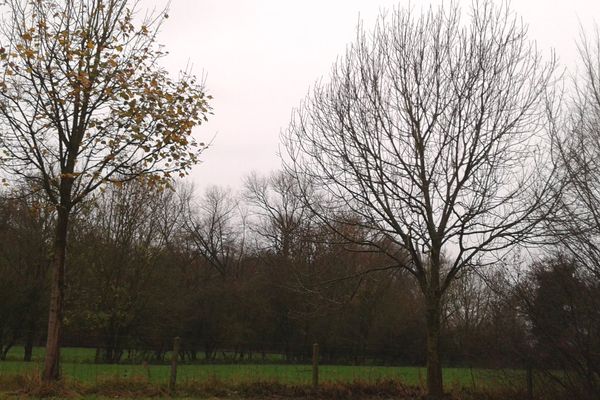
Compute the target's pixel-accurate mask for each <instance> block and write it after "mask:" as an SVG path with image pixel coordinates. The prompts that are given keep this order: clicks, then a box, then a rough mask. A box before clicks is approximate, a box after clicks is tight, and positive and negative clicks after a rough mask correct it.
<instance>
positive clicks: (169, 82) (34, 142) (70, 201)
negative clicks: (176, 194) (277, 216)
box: [0, 0, 209, 380]
mask: <svg viewBox="0 0 600 400" xmlns="http://www.w3.org/2000/svg"><path fill="white" fill-rule="evenodd" d="M137 3H138V2H137V1H129V0H7V1H5V2H4V6H1V8H0V9H1V10H2V16H3V20H2V24H1V28H0V43H1V46H0V47H2V48H1V49H0V165H1V167H2V169H3V170H4V171H5V172H6V178H9V179H11V180H15V181H29V182H33V183H32V184H33V185H34V186H36V187H37V189H38V190H40V191H43V192H44V193H45V195H46V197H47V198H48V200H49V201H50V202H51V203H52V204H53V205H54V206H55V207H56V210H57V217H56V232H55V237H54V245H53V252H52V263H51V265H52V270H53V278H52V291H51V299H50V312H49V321H48V339H47V345H46V360H45V367H44V374H43V375H44V379H45V380H51V379H56V378H58V376H59V368H58V360H59V347H60V346H59V344H60V337H61V326H62V314H63V298H64V287H65V282H64V281H65V259H66V247H67V232H68V227H69V217H70V215H71V214H72V212H73V210H74V207H76V206H77V204H79V203H81V202H82V201H83V200H84V199H85V198H86V197H88V196H89V195H90V194H91V193H93V192H94V191H95V190H97V189H99V188H101V187H102V185H104V184H117V185H119V184H122V183H123V182H127V181H130V180H133V179H141V178H143V179H144V180H145V181H147V183H149V184H165V183H168V181H169V180H170V179H171V176H172V175H173V174H179V175H185V174H186V173H187V172H188V171H189V169H190V168H191V167H192V165H194V164H195V163H196V162H197V159H198V154H199V151H200V150H201V149H202V147H203V146H202V144H198V143H196V141H195V140H194V138H193V137H192V136H191V133H192V132H191V131H192V128H193V127H194V126H196V125H198V124H199V123H200V122H201V121H202V120H204V119H205V118H206V115H207V114H208V112H209V111H208V106H207V96H205V94H204V92H203V88H202V86H203V85H202V82H198V81H197V80H196V78H194V77H193V76H191V75H189V74H186V73H182V75H181V76H180V78H179V79H172V78H171V77H170V76H169V74H168V73H167V72H166V70H164V69H163V68H161V67H160V66H159V64H158V61H159V60H160V58H161V57H162V56H163V55H164V52H163V50H162V48H161V47H160V46H158V45H157V43H156V34H157V30H158V27H159V26H160V24H161V22H162V21H163V19H164V18H166V14H165V13H159V14H156V15H150V16H148V17H146V18H144V19H140V16H138V15H137V14H136V5H137ZM136 21H139V23H137V22H136Z"/></svg>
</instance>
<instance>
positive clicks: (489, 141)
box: [282, 1, 556, 399]
mask: <svg viewBox="0 0 600 400" xmlns="http://www.w3.org/2000/svg"><path fill="white" fill-rule="evenodd" d="M467 14H468V15H469V17H468V18H465V15H467ZM554 70H555V62H554V59H553V57H550V58H549V59H548V60H547V61H545V59H544V57H543V55H542V54H541V53H540V52H539V51H538V50H537V48H536V45H535V43H533V42H531V41H529V40H528V39H527V28H526V26H524V25H523V23H522V22H521V21H520V19H518V18H517V17H516V16H515V15H513V13H512V12H511V11H510V10H509V9H508V7H507V6H506V5H502V6H498V7H497V6H494V5H492V3H491V2H490V1H481V2H475V3H474V4H473V7H472V8H471V9H470V10H468V11H467V10H462V9H461V8H460V7H459V6H458V5H456V4H450V5H449V6H447V7H444V6H442V7H440V8H439V9H430V10H428V11H426V12H424V13H421V14H415V13H414V12H413V11H412V10H407V9H396V10H394V11H393V12H391V13H388V14H383V15H382V16H381V17H380V18H379V20H378V22H377V24H376V26H375V28H374V30H373V31H371V32H367V31H366V30H365V29H364V28H363V27H362V26H360V27H359V29H358V34H357V38H356V41H355V42H354V43H353V44H352V45H351V46H349V47H348V49H347V51H346V54H345V55H344V56H343V57H341V58H340V59H339V60H338V61H337V62H336V63H335V65H334V66H333V68H332V71H331V75H330V76H329V78H328V79H326V80H323V81H321V82H318V83H317V84H316V85H315V87H314V88H313V89H312V91H311V93H310V94H309V95H308V97H307V98H306V100H305V101H304V102H303V103H302V104H301V106H300V107H299V108H298V109H297V110H296V111H295V113H294V115H293V118H292V121H291V124H290V126H289V128H288V129H287V131H286V132H285V133H284V134H283V137H282V139H283V142H284V147H285V152H284V153H285V155H284V162H285V165H286V169H287V171H288V172H289V173H291V174H293V175H295V176H296V177H297V178H298V179H300V180H306V179H308V180H309V181H311V184H312V185H314V187H315V188H316V190H317V191H318V192H320V193H321V195H322V196H325V197H327V201H320V202H319V204H314V205H313V211H314V212H316V214H318V215H320V216H321V217H322V218H323V220H325V221H328V222H329V223H330V225H331V226H332V227H334V228H335V227H336V226H339V224H340V222H343V219H341V220H340V221H336V218H335V217H334V216H335V215H336V211H338V210H350V211H351V212H352V213H353V214H355V215H357V216H359V218H358V220H357V221H355V223H358V224H362V225H364V226H365V227H366V228H367V229H369V230H371V231H372V232H375V233H376V235H375V236H376V239H377V240H373V241H372V242H371V243H370V244H371V245H373V246H377V244H378V243H388V244H389V243H390V242H391V243H393V244H394V245H393V246H389V245H386V246H385V247H382V248H381V250H382V251H388V252H389V249H395V250H394V251H393V252H389V253H390V254H389V256H390V257H396V259H397V262H398V266H399V267H401V268H405V269H406V270H408V271H409V272H410V273H411V274H412V275H414V277H415V278H416V279H417V281H418V283H419V286H420V288H421V291H422V292H423V295H424V298H425V302H426V322H427V385H428V392H429V396H430V398H432V399H438V398H441V397H442V395H443V384H442V370H441V364H440V349H439V338H440V319H441V304H442V299H443V296H444V293H445V292H446V291H447V289H448V287H449V286H450V285H452V282H453V281H454V280H455V279H456V278H457V275H458V274H459V272H460V271H462V270H464V269H466V268H474V267H477V266H481V265H484V264H486V263H487V262H489V261H490V259H491V257H488V256H491V255H492V254H495V255H498V252H500V251H502V250H506V249H508V248H510V247H511V246H512V245H514V244H515V243H517V242H520V241H523V240H525V239H527V238H528V237H531V235H534V234H536V233H537V232H536V229H535V228H536V227H537V226H538V225H539V222H540V220H541V219H542V218H544V213H547V212H549V211H548V210H550V209H552V206H553V205H554V203H555V202H556V198H555V197H553V196H550V191H549V190H547V189H548V187H549V185H550V184H551V181H552V179H554V173H553V168H552V163H550V160H549V159H548V157H549V156H548V154H549V153H548V152H547V151H546V150H547V146H548V142H549V140H548V139H547V137H546V135H545V133H546V132H547V130H546V129H545V128H546V122H547V121H546V111H547V109H548V108H549V107H552V106H553V104H552V101H551V100H552V99H551V96H552V90H550V88H551V87H552V81H553V79H554ZM337 214H339V212H338V213H337ZM342 214H345V213H342ZM382 236H383V237H384V238H385V239H386V240H381V238H382ZM350 239H351V238H350ZM362 241H363V242H364V239H362ZM363 244H364V243H363ZM397 249H401V250H402V251H397ZM406 254H408V255H409V259H410V261H409V262H408V263H407V262H405V257H406Z"/></svg>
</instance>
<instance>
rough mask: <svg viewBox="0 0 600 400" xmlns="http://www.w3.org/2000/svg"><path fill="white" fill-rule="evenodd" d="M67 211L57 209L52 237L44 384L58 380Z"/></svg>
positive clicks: (60, 208)
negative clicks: (54, 233) (52, 247)
mask: <svg viewBox="0 0 600 400" xmlns="http://www.w3.org/2000/svg"><path fill="white" fill-rule="evenodd" d="M68 224H69V211H68V210H67V209H66V208H65V207H61V206H59V207H58V217H57V221H56V236H55V237H54V255H53V258H52V264H51V268H52V281H51V283H50V284H51V289H50V290H51V292H50V310H49V312H48V338H47V341H46V358H45V360H44V373H43V380H44V381H46V382H49V381H54V380H58V379H59V378H60V368H59V367H60V366H59V359H60V340H61V334H62V323H63V303H64V290H65V259H66V247H67V230H68Z"/></svg>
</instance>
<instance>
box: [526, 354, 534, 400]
mask: <svg viewBox="0 0 600 400" xmlns="http://www.w3.org/2000/svg"><path fill="white" fill-rule="evenodd" d="M527 400H533V367H532V366H531V363H528V364H527Z"/></svg>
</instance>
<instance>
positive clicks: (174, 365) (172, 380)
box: [169, 337, 181, 391]
mask: <svg viewBox="0 0 600 400" xmlns="http://www.w3.org/2000/svg"><path fill="white" fill-rule="evenodd" d="M180 347H181V339H180V338H179V337H176V338H175V339H174V340H173V354H172V355H171V377H170V379H169V390H171V391H173V390H175V384H176V383H177V359H178V358H179V350H180Z"/></svg>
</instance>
